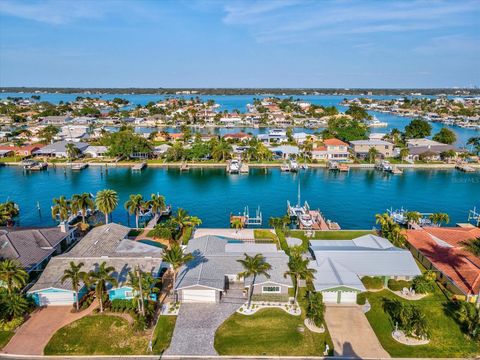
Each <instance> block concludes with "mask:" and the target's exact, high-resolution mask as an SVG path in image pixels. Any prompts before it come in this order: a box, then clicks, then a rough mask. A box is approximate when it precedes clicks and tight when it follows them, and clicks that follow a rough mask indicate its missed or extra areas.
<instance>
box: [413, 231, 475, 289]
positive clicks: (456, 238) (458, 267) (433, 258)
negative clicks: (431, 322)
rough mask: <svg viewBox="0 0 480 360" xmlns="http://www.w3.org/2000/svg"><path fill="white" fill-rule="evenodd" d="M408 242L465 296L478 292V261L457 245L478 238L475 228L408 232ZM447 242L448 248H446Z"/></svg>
mask: <svg viewBox="0 0 480 360" xmlns="http://www.w3.org/2000/svg"><path fill="white" fill-rule="evenodd" d="M406 234H407V241H408V242H409V243H410V244H411V245H412V246H413V247H415V248H416V249H417V250H418V251H420V252H421V253H422V254H423V255H424V256H425V257H426V258H427V259H428V260H429V261H430V262H431V263H432V264H433V266H435V267H436V268H437V269H438V270H440V271H441V272H442V273H443V274H444V275H445V276H447V277H449V278H450V279H451V280H452V281H453V282H454V283H455V285H456V286H457V287H458V288H459V289H460V290H462V291H463V292H464V293H465V294H470V295H476V294H478V292H479V291H480V258H478V257H477V256H474V255H473V254H472V253H470V252H468V251H466V250H464V249H463V247H462V245H461V244H460V243H461V242H462V241H467V240H471V239H474V238H476V237H479V236H480V229H478V228H460V227H458V228H436V227H435V228H434V227H427V228H424V229H422V230H407V231H406ZM439 240H440V241H439ZM442 241H443V242H444V243H447V244H449V245H450V247H449V246H446V245H445V244H442Z"/></svg>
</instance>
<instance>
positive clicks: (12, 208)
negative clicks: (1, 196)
mask: <svg viewBox="0 0 480 360" xmlns="http://www.w3.org/2000/svg"><path fill="white" fill-rule="evenodd" d="M19 214H20V211H19V210H18V206H17V204H15V203H14V202H13V201H6V202H4V203H0V226H3V225H9V224H11V223H12V222H13V219H14V218H15V217H17V216H18V215H19Z"/></svg>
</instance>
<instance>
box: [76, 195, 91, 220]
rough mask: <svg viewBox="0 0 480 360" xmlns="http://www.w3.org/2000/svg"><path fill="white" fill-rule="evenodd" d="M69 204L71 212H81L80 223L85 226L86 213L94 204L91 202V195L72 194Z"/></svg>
mask: <svg viewBox="0 0 480 360" xmlns="http://www.w3.org/2000/svg"><path fill="white" fill-rule="evenodd" d="M71 204H72V205H71V206H72V211H73V212H75V213H76V212H78V211H80V212H81V214H82V222H83V223H84V224H85V219H86V216H87V211H88V210H89V209H93V208H94V207H95V202H94V201H93V198H92V195H91V194H90V193H83V194H74V195H73V196H72V202H71Z"/></svg>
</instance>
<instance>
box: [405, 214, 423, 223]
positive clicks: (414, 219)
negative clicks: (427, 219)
mask: <svg viewBox="0 0 480 360" xmlns="http://www.w3.org/2000/svg"><path fill="white" fill-rule="evenodd" d="M405 219H406V220H407V223H408V226H410V224H412V223H418V222H419V221H420V220H421V219H422V214H420V213H419V212H418V211H407V212H406V213H405Z"/></svg>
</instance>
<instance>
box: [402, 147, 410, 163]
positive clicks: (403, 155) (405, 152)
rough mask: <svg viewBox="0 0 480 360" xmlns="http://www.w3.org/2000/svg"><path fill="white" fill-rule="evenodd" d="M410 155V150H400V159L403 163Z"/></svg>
mask: <svg viewBox="0 0 480 360" xmlns="http://www.w3.org/2000/svg"><path fill="white" fill-rule="evenodd" d="M409 153H410V150H408V148H402V149H401V150H400V159H401V160H402V162H403V161H405V159H406V158H407V157H408V154H409Z"/></svg>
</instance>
